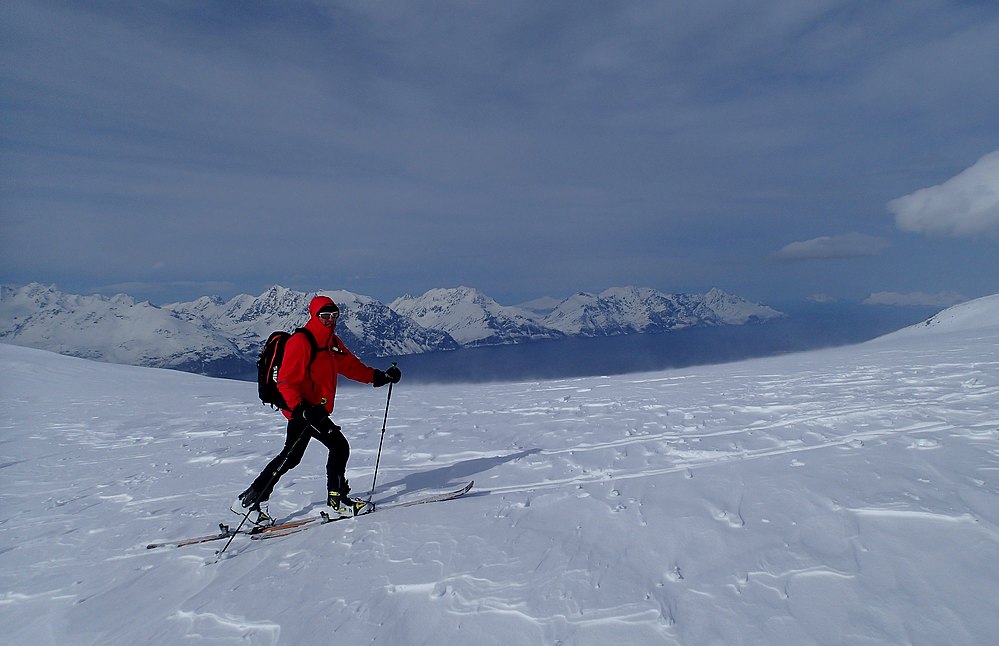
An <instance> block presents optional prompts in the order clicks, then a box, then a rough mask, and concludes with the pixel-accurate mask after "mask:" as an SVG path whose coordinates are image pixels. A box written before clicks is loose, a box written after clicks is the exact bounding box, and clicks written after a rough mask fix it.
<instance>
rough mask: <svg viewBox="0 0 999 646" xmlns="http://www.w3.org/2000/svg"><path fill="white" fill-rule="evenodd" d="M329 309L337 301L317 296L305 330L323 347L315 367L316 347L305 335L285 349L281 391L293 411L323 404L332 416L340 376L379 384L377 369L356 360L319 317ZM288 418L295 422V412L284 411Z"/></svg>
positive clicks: (316, 358) (313, 301) (280, 380)
mask: <svg viewBox="0 0 999 646" xmlns="http://www.w3.org/2000/svg"><path fill="white" fill-rule="evenodd" d="M327 305H333V299H331V298H329V297H328V296H316V297H315V298H313V299H312V302H311V303H309V314H310V316H309V322H308V323H306V324H305V329H306V330H308V331H309V332H311V333H312V336H313V337H315V339H316V343H317V344H318V345H319V352H318V353H317V354H316V357H315V358H314V359H312V363H311V365H310V364H309V359H310V357H311V356H312V345H311V344H310V343H309V340H308V339H307V338H306V337H305V335H304V334H293V335H291V338H289V339H288V342H287V344H286V345H285V347H284V359H283V360H282V362H281V372H280V374H278V381H277V387H278V390H279V391H280V392H281V396H282V397H284V401H285V402H286V403H287V404H288V406H289V408H291V410H295V408H296V407H297V406H298V405H299V404H301V403H302V402H303V401H304V402H306V403H308V404H310V405H316V404H323V405H325V406H326V411H327V412H330V413H332V412H333V398H334V397H335V396H336V379H337V376H338V375H343V376H344V377H347V378H348V379H353V380H354V381H359V382H361V383H364V384H370V383H372V382H373V381H374V380H375V377H374V374H375V371H374V369H373V368H371V367H369V366H366V365H364V364H363V363H362V362H361V360H360V359H358V358H357V357H356V356H354V354H353V353H352V352H351V351H350V350H348V349H347V348H346V346H344V345H343V341H341V340H340V337H338V336H337V335H336V334H335V333H334V332H333V328H328V327H326V326H325V325H323V322H322V320H320V318H319V317H318V316H317V314H318V313H319V310H320V309H322V308H323V307H325V306H327ZM284 416H285V417H287V418H288V419H291V412H290V411H284Z"/></svg>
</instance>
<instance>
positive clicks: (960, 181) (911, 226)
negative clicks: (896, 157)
mask: <svg viewBox="0 0 999 646" xmlns="http://www.w3.org/2000/svg"><path fill="white" fill-rule="evenodd" d="M888 210H889V211H891V212H892V213H894V214H895V225H896V226H897V227H898V228H899V229H901V230H903V231H913V232H915V233H926V234H938V235H945V236H954V237H966V236H976V235H980V234H984V233H997V232H999V150H995V151H993V152H991V153H989V154H987V155H985V156H984V157H982V158H981V159H979V160H978V161H977V162H975V163H974V164H973V165H972V166H971V167H970V168H968V169H966V170H964V171H961V172H960V173H958V174H957V175H955V176H954V177H952V178H950V179H949V180H947V181H946V182H944V183H943V184H939V185H937V186H930V187H929V188H922V189H919V190H918V191H916V192H914V193H911V194H909V195H905V196H903V197H900V198H897V199H894V200H892V201H891V202H889V203H888Z"/></svg>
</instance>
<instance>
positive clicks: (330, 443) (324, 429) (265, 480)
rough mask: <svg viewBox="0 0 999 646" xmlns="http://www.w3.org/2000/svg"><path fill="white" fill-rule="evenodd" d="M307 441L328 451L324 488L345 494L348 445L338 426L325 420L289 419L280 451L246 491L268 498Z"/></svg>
mask: <svg viewBox="0 0 999 646" xmlns="http://www.w3.org/2000/svg"><path fill="white" fill-rule="evenodd" d="M311 438H315V439H317V440H319V441H320V442H321V443H322V444H323V445H324V446H325V447H326V448H327V449H328V450H329V457H328V458H327V459H326V488H327V489H328V490H329V491H342V492H343V493H346V491H345V490H346V489H347V479H346V478H345V477H344V473H345V472H346V470H347V459H348V458H349V457H350V444H348V443H347V438H345V437H344V436H343V433H341V432H340V427H339V426H337V425H336V424H334V423H333V420H331V419H329V418H328V417H327V418H325V419H324V420H323V421H321V422H319V423H318V424H312V423H310V422H307V421H305V420H304V419H301V418H298V417H293V418H291V419H290V420H288V436H287V438H286V439H285V441H284V448H283V449H281V452H280V453H278V454H277V456H276V457H275V458H274V459H273V460H271V461H270V462H269V463H268V464H267V466H266V467H265V468H264V470H263V471H261V472H260V475H259V476H257V479H256V480H254V481H253V484H252V485H250V489H251V490H252V491H254V492H257V493H258V497H257V499H258V500H260V501H264V500H267V499H269V498H270V497H271V492H272V491H274V487H275V485H277V483H278V480H280V479H281V476H283V475H284V474H286V473H288V472H289V471H291V470H292V469H294V468H295V467H297V466H298V463H299V462H301V461H302V456H304V455H305V447H306V446H308V445H309V440H310V439H311Z"/></svg>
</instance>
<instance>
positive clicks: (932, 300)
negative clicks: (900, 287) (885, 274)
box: [864, 292, 968, 307]
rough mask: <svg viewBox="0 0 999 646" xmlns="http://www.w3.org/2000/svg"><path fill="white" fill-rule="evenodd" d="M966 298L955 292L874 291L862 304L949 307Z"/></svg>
mask: <svg viewBox="0 0 999 646" xmlns="http://www.w3.org/2000/svg"><path fill="white" fill-rule="evenodd" d="M966 300H968V299H967V298H965V297H964V296H962V295H960V294H958V293H955V292H937V293H936V294H927V293H925V292H911V293H909V294H899V293H897V292H874V293H873V294H871V295H870V296H868V297H867V298H866V299H864V305H898V306H903V307H912V306H918V305H925V306H934V307H950V306H951V305H956V304H958V303H963V302H964V301H966Z"/></svg>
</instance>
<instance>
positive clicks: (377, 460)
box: [368, 361, 396, 502]
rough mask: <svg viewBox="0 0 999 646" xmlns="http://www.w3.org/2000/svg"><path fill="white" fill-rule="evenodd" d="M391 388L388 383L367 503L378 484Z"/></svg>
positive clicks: (393, 364)
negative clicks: (380, 433) (379, 464)
mask: <svg viewBox="0 0 999 646" xmlns="http://www.w3.org/2000/svg"><path fill="white" fill-rule="evenodd" d="M395 365H396V363H395V361H393V362H392V366H393V367H394V366H395ZM392 386H393V384H392V383H391V382H390V383H389V389H388V397H386V398H385V418H384V419H382V436H381V438H379V440H378V457H377V458H375V475H374V476H372V477H371V492H370V493H369V494H368V502H371V497H372V496H374V495H375V483H376V482H378V463H379V462H381V461H382V442H384V441H385V425H386V424H388V411H389V402H391V401H392Z"/></svg>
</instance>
